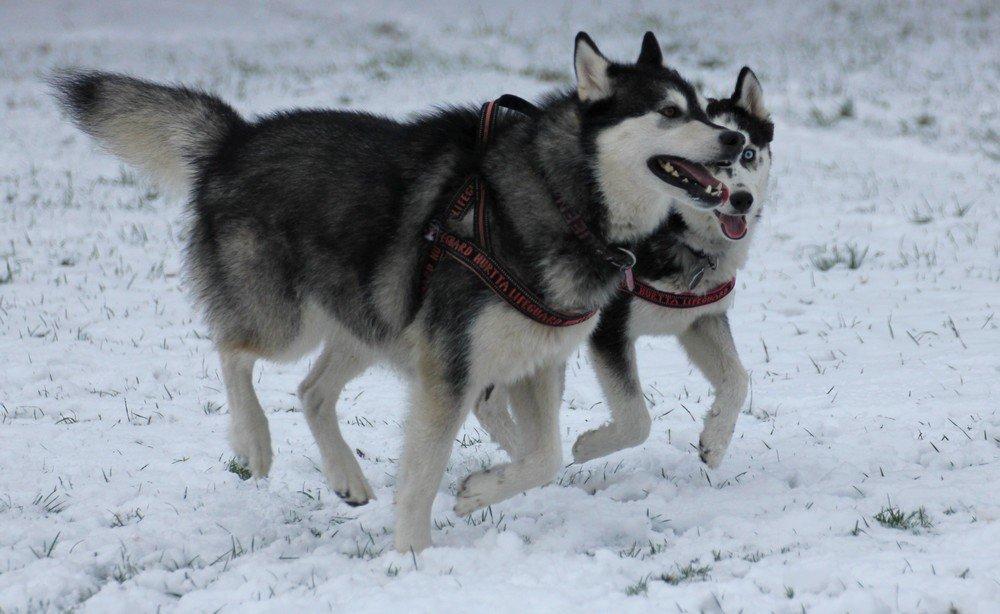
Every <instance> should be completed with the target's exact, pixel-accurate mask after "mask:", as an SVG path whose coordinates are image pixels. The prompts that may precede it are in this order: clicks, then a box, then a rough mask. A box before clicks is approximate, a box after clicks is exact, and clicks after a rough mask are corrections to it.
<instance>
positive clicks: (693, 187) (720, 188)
mask: <svg viewBox="0 0 1000 614" xmlns="http://www.w3.org/2000/svg"><path fill="white" fill-rule="evenodd" d="M646 164H647V165H648V166H649V170H651V171H653V174H654V175H656V176H657V177H659V178H660V180H661V181H663V182H665V183H668V184H670V185H672V186H674V187H676V188H680V189H682V190H684V191H685V192H687V194H688V196H690V197H691V198H692V199H694V200H696V201H698V202H699V203H702V204H704V205H705V206H706V208H707V207H717V206H719V205H721V204H722V203H724V202H726V201H727V200H729V188H728V187H726V184H724V183H722V182H721V181H719V180H718V179H716V178H715V177H713V176H712V173H710V172H708V169H707V168H705V167H704V166H702V165H701V164H698V163H697V162H692V161H690V160H685V159H684V158H678V157H676V156H653V157H652V158H650V159H649V160H647V162H646Z"/></svg>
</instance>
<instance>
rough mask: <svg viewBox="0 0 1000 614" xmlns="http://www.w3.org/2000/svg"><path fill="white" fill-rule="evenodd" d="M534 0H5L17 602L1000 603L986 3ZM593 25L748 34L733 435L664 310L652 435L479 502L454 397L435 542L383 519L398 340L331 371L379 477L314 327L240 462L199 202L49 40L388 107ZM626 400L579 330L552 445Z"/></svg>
mask: <svg viewBox="0 0 1000 614" xmlns="http://www.w3.org/2000/svg"><path fill="white" fill-rule="evenodd" d="M541 4H542V3H534V2H525V3H524V4H523V5H519V6H510V5H507V4H504V3H484V4H483V5H482V6H479V7H475V8H472V7H470V6H469V5H468V3H466V2H459V1H457V0H455V1H451V0H449V1H447V2H437V3H435V4H433V5H431V6H422V7H417V6H416V3H410V2H403V1H399V2H386V1H383V0H374V1H372V0H370V1H366V2H363V3H358V4H351V5H344V6H341V5H334V4H330V3H319V2H317V3H315V4H314V5H297V4H292V3H288V2H280V3H279V2H274V3H267V7H266V8H265V5H264V3H254V2H247V3H242V2H198V3H195V2H192V3H173V2H171V3H160V2H151V1H142V2H118V1H114V2H100V3H97V2H94V3H89V2H82V1H76V2H62V3H51V2H32V1H28V0H25V1H21V2H17V1H6V2H2V3H0V360H2V363H0V611H2V612H26V611H43V610H59V609H66V608H72V609H76V610H79V611H86V612H139V611H154V610H163V611H170V610H179V611H198V612H209V611H223V612H235V611H240V612H257V611H279V610H284V611H288V612H292V611H308V610H318V609H331V610H345V611H351V612H377V611H396V610H399V611H409V612H431V611H491V612H493V611H509V612H525V611H545V610H550V611H567V610H578V611H593V612H607V611H616V612H617V611H622V612H630V611H658V612H664V611H678V612H697V611H717V612H737V611H745V612H767V611H770V612H800V611H809V612H845V611H850V612H893V611H903V612H949V611H959V612H991V611H992V612H995V611H997V604H998V603H1000V494H998V485H1000V383H998V382H1000V314H998V313H997V312H998V311H1000V221H998V216H1000V202H998V195H997V186H998V184H1000V115H998V106H997V100H1000V91H998V88H1000V85H998V82H1000V76H998V72H1000V68H998V60H997V58H998V57H1000V42H998V41H1000V8H998V6H997V4H996V2H995V1H994V0H981V1H977V2H965V3H958V2H936V1H929V2H924V3H919V4H905V5H904V4H900V5H892V6H891V7H885V6H883V7H880V6H878V5H875V4H874V3H867V2H862V3H855V2H850V1H842V0H837V1H832V2H827V3H816V4H813V3H809V2H802V1H798V0H789V1H787V2H785V1H774V2H769V3H765V4H760V5H758V4H749V3H739V4H737V3H719V4H717V5H714V6H710V7H700V6H694V5H687V4H686V3H674V2H662V3H640V2H635V3H622V4H616V3H612V2H600V3H598V2H593V1H592V2H579V3H569V2H553V3H544V6H542V5H541ZM579 29H586V30H587V31H589V32H590V33H591V34H592V35H593V36H594V38H595V39H596V41H597V42H598V44H599V45H600V46H601V48H602V49H603V50H604V51H605V52H606V53H608V54H609V55H611V56H613V57H621V58H632V57H634V56H635V55H636V54H637V53H638V48H639V40H640V37H641V35H642V33H643V32H644V31H645V30H647V29H652V30H654V31H656V33H657V34H658V35H659V36H660V40H661V42H663V43H664V46H665V52H666V57H667V58H668V61H669V62H670V63H672V64H674V65H675V66H676V67H678V68H679V69H680V70H681V71H682V72H684V73H685V74H686V75H688V76H689V77H691V78H693V79H696V80H698V81H699V82H700V83H702V84H703V85H704V87H705V89H706V91H708V92H710V93H727V94H728V92H729V91H730V90H731V88H732V86H733V83H734V81H735V77H736V73H737V71H738V69H739V67H740V66H742V65H743V64H744V63H746V64H749V65H751V66H752V67H753V68H754V69H755V70H756V71H757V73H758V75H760V77H761V80H762V82H763V85H764V91H765V95H766V99H767V102H768V106H769V107H770V108H771V110H772V111H773V114H774V118H775V122H776V124H777V132H776V140H775V144H774V155H775V166H774V170H773V172H772V180H773V181H772V189H771V192H770V197H769V202H768V203H767V204H766V209H765V211H766V214H765V221H764V223H763V226H762V228H761V229H760V231H759V233H758V235H757V237H756V239H755V240H756V245H755V246H754V250H753V251H754V256H753V258H752V260H751V263H750V264H749V266H748V269H747V270H746V272H745V273H744V274H742V275H741V276H740V277H739V285H738V296H737V306H736V307H735V308H734V310H733V312H732V314H731V319H732V321H733V323H734V330H735V335H736V338H737V344H738V346H739V347H740V350H741V353H742V356H743V359H744V362H745V364H746V365H747V367H748V368H749V369H750V370H751V371H752V375H753V376H752V382H753V383H752V386H753V387H752V398H751V400H750V402H749V403H748V406H747V407H746V409H745V412H744V414H743V415H742V416H741V418H740V423H739V424H738V426H737V434H736V438H735V439H734V441H733V444H732V446H731V448H730V451H729V455H728V456H727V458H726V460H725V461H724V462H723V464H722V466H721V468H720V469H718V470H715V471H709V470H706V469H705V467H704V466H703V465H702V464H701V463H700V462H699V461H698V455H697V452H696V450H695V448H694V444H696V442H697V437H698V433H699V431H700V426H701V425H700V421H701V415H702V414H703V412H704V411H705V410H706V407H707V405H708V401H709V400H710V392H711V391H710V388H709V386H708V384H707V383H706V382H705V381H704V380H703V379H702V378H701V377H700V376H699V375H698V374H696V373H694V372H693V371H692V367H691V366H690V365H689V364H688V362H687V360H686V359H685V358H684V356H683V355H682V354H681V353H680V352H679V348H678V346H677V344H676V343H675V342H674V341H673V340H670V339H646V340H643V341H642V342H641V344H640V364H641V372H642V376H643V381H644V386H645V392H646V396H647V399H648V401H649V404H650V405H651V407H652V411H653V413H654V415H655V417H656V419H655V421H654V423H653V435H652V436H651V438H650V440H649V441H648V442H647V443H646V444H645V445H643V446H641V447H639V448H636V449H633V450H629V451H627V452H624V453H620V454H617V455H614V456H612V457H610V458H607V459H604V460H601V461H595V462H591V463H589V464H586V465H582V466H567V467H566V468H565V469H564V470H563V471H562V472H561V474H560V476H559V479H558V482H557V483H555V484H552V485H550V486H548V487H546V488H542V489H536V490H534V491H532V492H529V493H527V494H524V495H521V496H517V497H515V498H513V499H511V500H509V501H507V502H504V503H502V504H500V505H497V506H494V507H493V508H492V509H490V510H489V511H487V512H486V513H483V514H476V515H474V516H472V517H469V518H461V517H457V516H456V515H455V514H454V513H453V512H452V511H451V506H452V504H453V494H454V491H455V485H456V483H457V482H458V481H459V480H461V479H462V478H463V477H464V476H465V475H467V474H468V473H469V472H470V471H473V470H475V469H478V468H480V467H481V466H484V465H489V464H491V463H495V462H499V461H501V460H502V459H503V458H504V455H503V453H502V452H499V451H498V450H497V448H496V447H495V446H494V445H493V444H492V443H490V442H489V439H488V437H486V436H485V435H484V433H483V432H482V431H481V430H480V429H479V428H478V425H477V424H476V423H475V421H474V419H471V418H470V420H469V422H468V423H467V424H466V425H465V428H464V429H463V430H462V432H461V433H460V435H459V441H458V442H457V444H456V446H455V450H454V453H453V456H452V461H451V464H450V466H449V468H448V471H447V474H446V476H445V480H444V481H443V482H442V484H441V487H440V493H439V496H438V498H437V501H436V504H435V513H434V518H435V530H434V532H433V538H434V541H435V544H436V547H435V548H432V549H429V550H427V551H426V552H424V553H423V554H421V555H419V556H417V557H410V556H400V555H398V554H395V553H394V552H392V548H391V543H392V535H391V530H392V529H391V527H392V526H393V508H392V504H391V502H392V490H393V485H394V479H395V478H394V476H395V474H396V469H397V467H396V464H395V461H396V458H397V455H398V454H399V449H400V446H401V427H400V425H401V423H402V421H403V419H404V416H405V402H406V400H405V395H404V393H403V389H402V386H401V383H400V381H399V380H398V379H397V378H396V377H395V376H394V375H393V374H391V373H388V372H386V371H383V370H373V371H370V372H369V373H367V374H366V375H364V376H363V377H361V378H359V379H358V380H356V381H354V382H353V383H351V384H350V385H349V386H348V387H347V389H346V390H345V392H344V396H343V398H342V399H341V405H340V416H341V422H342V425H343V426H342V428H343V429H344V435H345V437H346V438H347V440H348V441H349V442H350V443H351V445H352V446H354V447H356V448H357V451H358V455H359V457H360V458H361V465H362V467H363V469H364V470H365V472H366V474H367V475H368V477H369V479H370V480H371V482H372V485H373V487H374V488H375V491H376V495H377V497H378V499H377V500H375V501H373V502H372V503H371V504H369V505H368V506H366V507H362V508H356V509H355V508H349V507H347V506H346V505H344V504H343V503H341V502H340V500H339V499H337V497H336V496H334V495H333V494H332V493H331V492H329V491H328V490H327V488H326V486H325V485H324V482H323V477H322V475H321V473H320V469H319V466H318V465H319V458H318V452H317V449H316V446H315V444H314V443H313V441H312V438H311V436H310V435H309V432H308V429H307V427H306V424H305V420H304V418H303V416H301V415H300V413H299V407H298V402H297V400H296V398H295V396H294V391H295V387H296V385H297V383H298V382H299V380H300V379H301V378H302V377H303V376H304V375H305V373H306V370H307V368H308V366H309V365H308V364H307V363H308V361H303V362H301V363H299V364H293V365H281V366H275V365H263V366H261V367H258V371H257V376H256V380H257V387H258V391H259V394H260V395H261V399H262V402H263V404H264V406H265V407H266V408H267V410H268V411H269V413H270V416H269V417H270V421H271V429H272V433H273V436H274V441H275V444H276V458H275V465H274V469H273V471H272V473H271V476H270V477H269V478H268V479H267V480H263V481H260V482H254V481H253V480H248V481H244V480H242V479H240V477H239V476H238V475H237V474H236V473H234V472H232V471H230V470H229V461H230V458H231V454H230V451H229V450H228V447H227V443H226V438H225V430H226V421H227V418H228V416H227V415H226V413H227V409H226V407H225V395H224V393H223V390H222V385H221V382H220V378H219V368H218V362H217V359H216V357H215V356H214V355H213V353H212V351H211V343H210V341H209V340H208V339H207V338H206V329H205V327H204V326H203V324H202V323H201V322H200V320H199V317H198V314H197V313H196V312H195V311H194V310H193V308H192V305H191V302H190V301H189V300H188V296H187V292H186V288H185V287H184V283H183V280H182V279H181V278H180V276H179V272H180V269H181V253H180V249H181V246H182V245H183V242H184V234H185V232H186V230H185V217H184V212H183V205H182V203H178V202H174V201H170V200H168V199H166V198H164V197H163V196H161V195H159V194H158V193H157V192H156V190H155V189H152V188H151V187H150V186H148V185H145V184H143V183H142V182H140V181H137V180H136V178H135V176H134V175H132V174H131V173H130V172H129V171H127V170H126V169H124V168H123V167H121V166H120V165H119V163H118V162H117V161H115V160H114V159H112V158H110V157H108V156H105V155H103V154H100V153H99V152H97V150H96V149H95V148H94V147H93V145H92V143H91V142H90V141H89V140H88V139H87V138H85V137H84V136H83V135H82V134H80V133H79V132H77V131H76V130H74V129H73V128H71V127H70V126H69V125H68V124H66V123H65V122H63V121H62V120H61V119H60V116H59V113H58V112H57V109H56V107H55V105H54V104H53V102H52V100H51V99H50V98H49V97H48V95H47V92H46V87H45V85H44V82H43V77H44V75H45V74H46V72H47V71H48V70H49V69H51V68H52V67H55V66H64V65H81V66H88V67H98V68H102V69H109V70H120V71H127V72H131V73H134V74H137V75H141V76H145V77H148V78H151V79H156V80H169V81H183V82H187V83H192V84H196V85H199V86H202V87H205V88H209V89H211V90H214V91H217V92H218V93H220V94H221V95H222V96H223V97H224V98H226V99H227V100H229V101H231V102H233V103H234V104H235V106H236V107H237V108H238V109H239V110H240V111H241V112H243V113H246V114H248V115H252V114H255V113H262V112H267V111H271V110H275V109H279V108H284V107H290V106H347V107H355V108H364V109H370V110H375V111H379V112H385V113H389V114H392V115H396V116H404V115H407V114H409V113H412V112H414V111H416V110H419V109H425V108H427V107H428V106H430V105H433V104H437V103H442V102H467V101H479V100H484V99H486V98H489V97H492V96H496V95H498V94H501V93H504V92H512V93H517V94H520V95H523V96H526V97H532V96H537V95H538V94H540V93H541V92H543V91H545V90H547V89H550V88H552V87H560V86H564V85H565V84H567V83H568V82H569V77H570V76H571V53H572V40H573V35H574V34H575V33H576V31H577V30H579ZM606 415H607V414H606V408H605V406H604V404H603V402H602V398H601V396H600V393H599V390H598V388H597V385H596V382H595V379H594V376H593V374H592V372H591V370H590V367H589V363H588V360H587V357H586V355H585V353H580V354H579V355H578V357H577V358H575V360H574V361H573V362H572V364H571V372H570V374H569V382H568V389H567V391H566V396H565V399H564V406H563V412H562V417H563V424H562V427H561V428H562V430H563V432H564V434H565V435H564V445H565V452H566V458H567V459H568V458H569V447H570V445H571V444H572V442H573V440H574V439H575V438H576V436H577V435H578V434H579V433H581V432H582V431H584V430H586V429H588V428H593V427H594V426H595V425H597V424H600V423H601V422H602V421H604V420H605V418H606Z"/></svg>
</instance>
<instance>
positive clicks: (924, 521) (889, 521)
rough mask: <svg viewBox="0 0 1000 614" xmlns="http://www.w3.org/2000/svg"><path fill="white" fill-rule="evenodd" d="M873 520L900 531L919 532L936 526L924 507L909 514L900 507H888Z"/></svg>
mask: <svg viewBox="0 0 1000 614" xmlns="http://www.w3.org/2000/svg"><path fill="white" fill-rule="evenodd" d="M873 518H874V519H875V522H877V523H879V524H880V525H882V526H883V527H885V528H887V529H899V530H900V531H917V530H919V529H929V528H931V527H933V526H934V522H933V521H931V517H930V516H929V515H928V514H927V510H926V509H924V508H923V507H919V508H917V509H915V510H913V511H912V512H908V513H907V512H904V511H902V510H901V509H899V508H898V507H894V506H892V505H888V506H886V507H884V508H882V509H881V510H880V511H879V512H878V513H877V514H875V515H874V516H873Z"/></svg>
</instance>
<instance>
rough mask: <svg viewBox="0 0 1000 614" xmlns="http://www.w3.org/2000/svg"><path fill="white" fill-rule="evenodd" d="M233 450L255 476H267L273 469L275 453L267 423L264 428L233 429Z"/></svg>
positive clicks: (231, 436) (231, 437)
mask: <svg viewBox="0 0 1000 614" xmlns="http://www.w3.org/2000/svg"><path fill="white" fill-rule="evenodd" d="M229 441H230V444H231V445H232V448H233V452H234V453H235V454H236V456H237V458H239V459H241V462H242V464H243V465H244V466H245V467H247V468H248V469H250V473H251V474H252V475H253V477H255V478H265V477H267V474H268V472H270V471H271V463H272V461H273V460H274V453H273V452H272V451H271V433H270V431H269V430H268V428H267V424H266V423H265V424H264V426H263V428H255V429H241V430H239V431H233V432H232V433H230V437H229Z"/></svg>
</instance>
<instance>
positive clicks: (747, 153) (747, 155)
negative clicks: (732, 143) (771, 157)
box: [743, 147, 757, 162]
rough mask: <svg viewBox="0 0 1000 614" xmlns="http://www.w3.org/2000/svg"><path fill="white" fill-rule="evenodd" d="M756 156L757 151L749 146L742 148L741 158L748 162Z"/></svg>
mask: <svg viewBox="0 0 1000 614" xmlns="http://www.w3.org/2000/svg"><path fill="white" fill-rule="evenodd" d="M755 157H757V152H756V151H754V150H752V149H750V148H749V147H748V148H746V149H744V150H743V159H744V160H746V161H747V162H749V161H750V160H753V159H754V158H755Z"/></svg>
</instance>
